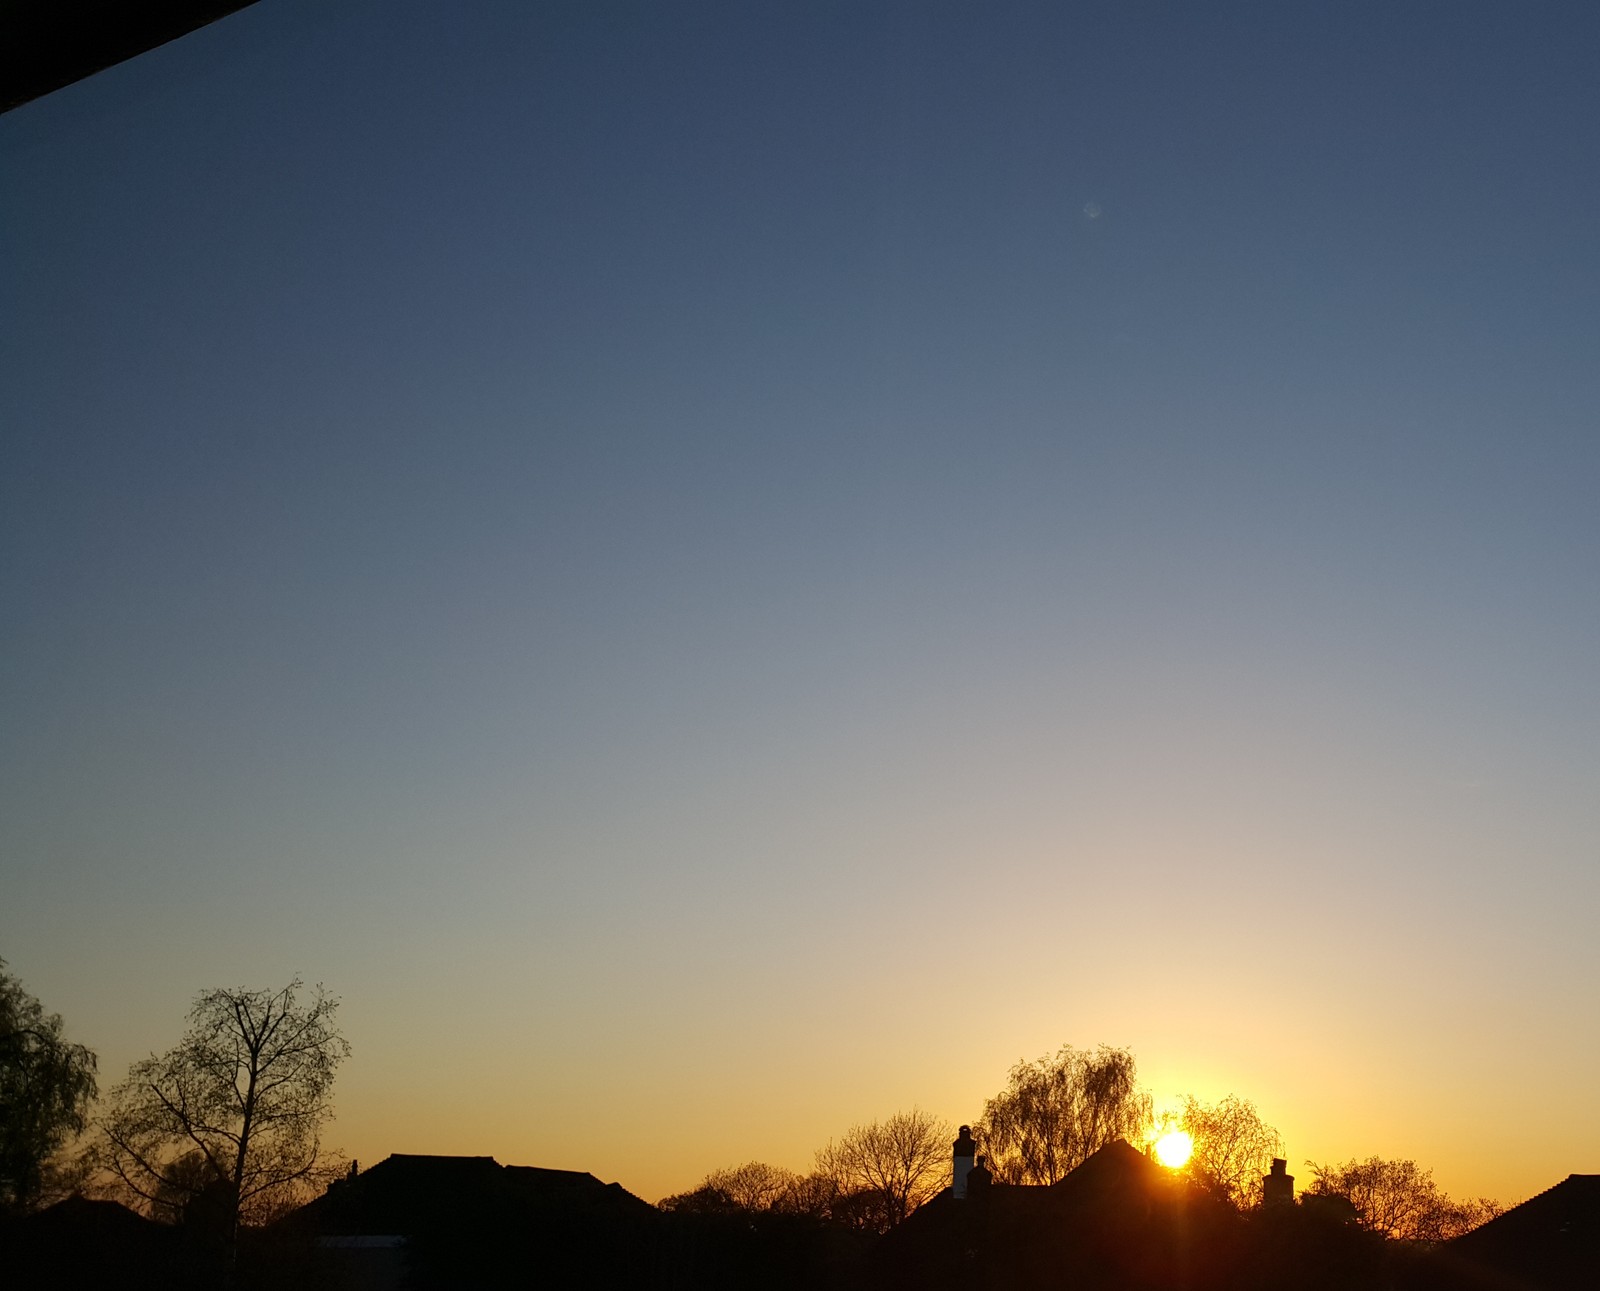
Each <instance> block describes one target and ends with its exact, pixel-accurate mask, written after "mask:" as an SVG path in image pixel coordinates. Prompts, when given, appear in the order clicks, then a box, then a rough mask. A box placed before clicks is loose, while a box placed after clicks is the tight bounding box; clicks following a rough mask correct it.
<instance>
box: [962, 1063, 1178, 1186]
mask: <svg viewBox="0 0 1600 1291" xmlns="http://www.w3.org/2000/svg"><path fill="white" fill-rule="evenodd" d="M1150 1122H1151V1109H1150V1095H1149V1094H1147V1093H1145V1092H1144V1091H1143V1090H1141V1089H1140V1088H1139V1087H1138V1084H1137V1064H1136V1063H1135V1061H1134V1057H1133V1055H1132V1054H1131V1053H1129V1052H1128V1051H1127V1050H1126V1049H1114V1048H1111V1047H1110V1046H1108V1045H1101V1046H1100V1048H1099V1049H1098V1050H1096V1051H1094V1052H1092V1053H1091V1052H1090V1051H1089V1050H1087V1049H1074V1048H1073V1047H1072V1046H1071V1045H1062V1046H1061V1049H1060V1050H1059V1052H1057V1053H1056V1055H1055V1056H1054V1057H1051V1056H1049V1055H1046V1056H1044V1057H1042V1058H1040V1059H1038V1060H1037V1061H1036V1062H1019V1063H1017V1065H1016V1066H1015V1067H1013V1068H1012V1069H1011V1074H1010V1079H1009V1082H1008V1084H1007V1085H1006V1088H1005V1089H1004V1090H1002V1091H1001V1092H1000V1093H998V1094H996V1095H995V1096H994V1097H993V1098H991V1099H990V1100H989V1101H988V1102H987V1103H986V1104H985V1105H984V1109H983V1116H982V1118H981V1119H980V1120H979V1121H978V1123H977V1125H975V1126H974V1127H973V1129H974V1132H975V1135H976V1137H977V1138H978V1140H979V1142H980V1143H981V1144H982V1146H983V1148H984V1150H985V1151H986V1152H987V1153H988V1155H989V1169H990V1170H991V1171H992V1172H993V1173H994V1175H995V1177H996V1178H997V1179H999V1180H1000V1181H1002V1182H1004V1183H1038V1184H1050V1183H1054V1182H1055V1181H1056V1180H1057V1179H1060V1178H1062V1177H1063V1176H1064V1175H1066V1174H1067V1173H1068V1172H1069V1171H1070V1170H1072V1169H1074V1168H1075V1167H1077V1166H1078V1165H1081V1164H1082V1163H1083V1162H1084V1161H1085V1160H1087V1159H1088V1158H1089V1157H1090V1156H1092V1155H1093V1154H1094V1153H1096V1152H1098V1151H1099V1150H1100V1149H1101V1148H1103V1147H1105V1145H1106V1144H1108V1143H1112V1142H1115V1141H1116V1140H1117V1139H1127V1140H1128V1141H1129V1142H1130V1143H1137V1142H1139V1141H1140V1140H1141V1139H1142V1138H1143V1137H1144V1136H1145V1131H1146V1130H1147V1128H1148V1127H1149V1125H1150Z"/></svg>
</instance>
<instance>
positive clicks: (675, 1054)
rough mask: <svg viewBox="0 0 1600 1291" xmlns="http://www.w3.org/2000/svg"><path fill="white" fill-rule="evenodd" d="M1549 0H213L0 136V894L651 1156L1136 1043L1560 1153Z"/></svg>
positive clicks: (1474, 1139)
mask: <svg viewBox="0 0 1600 1291" xmlns="http://www.w3.org/2000/svg"><path fill="white" fill-rule="evenodd" d="M1597 55H1600V9H1596V8H1595V7H1594V6H1593V5H1592V4H1588V3H1573V4H1565V3H1547V4H1541V5H1538V6H1532V7H1515V6H1506V5H1501V4H1480V3H1470V2H1465V0H1451V2H1450V3H1422V2H1418V3H1408V4H1406V5H1393V4H1388V3H1361V2H1359V0H1356V2H1352V3H1342V4H1339V5H1283V4H1277V3H1261V4H1240V3H1227V2H1223V3H1217V4H1211V5H1204V6H1196V5H1190V4H1179V3H1171V4H1155V3H1148V4H1147V3H1075V4H1073V5H1057V4H1047V3H1041V4H1016V3H985V4H982V5H977V4H954V5H952V4H935V3H888V2H881V3H878V2H875V3H869V4H859V3H839V4H828V3H816V4H806V5H786V4H776V3H755V4H751V3H732V2H730V3H701V2H690V0H685V3H681V4H671V5H652V4H629V3H609V2H602V3H595V2H593V0H585V2H584V3H571V4H560V3H549V4H539V5H532V4H521V3H495V2H492V0H484V2H481V3H476V4H473V5H468V6H460V5H455V4H445V3H442V2H422V0H399V2H392V0H385V2H384V3H378V2H377V0H348V2H346V3H340V4H333V5H330V4H325V3H322V2H321V0H263V2H262V3H259V4H256V5H254V6H252V7H251V8H249V9H247V10H244V11H242V12H240V13H238V14H235V15H233V16H232V17H229V18H227V19H224V20H222V21H220V22H217V23H215V24H214V25H212V26H210V27H207V28H205V29H203V30H201V31H198V32H195V33H193V34H192V35H190V36H187V37H185V38H183V39H181V40H179V41H176V42H174V43H172V44H170V45H167V46H164V47H162V48H160V49H157V50H154V51H151V52H150V53H147V54H145V55H142V56H140V57H138V58H136V59H133V60H131V61H129V62H127V63H124V64H122V65H120V66H118V67H115V68H112V69H110V70H108V71H105V72H103V73H101V74H99V75H97V76H94V77H92V78H90V79H88V80H86V81H83V82H80V83H79V84H77V85H74V86H71V87H68V88H66V89H63V90H61V91H59V92H57V93H55V94H52V95H50V96H48V97H46V98H43V99H40V100H37V101H36V102H34V103H32V104H29V105H26V106H24V107H22V108H20V109H17V110H15V111H13V112H10V113H8V114H6V115H5V116H4V117H0V173H3V175H4V183H3V184H0V299H3V300H4V302H5V305H4V308H3V310H0V389H3V391H4V394H3V403H0V408H3V429H0V437H3V461H4V466H3V469H0V604H3V606H4V612H3V614H0V955H3V956H4V958H5V960H6V961H7V965H8V969H9V971H11V972H13V973H15V974H16V975H18V976H19V977H20V978H21V979H22V980H23V982H24V983H25V984H26V985H27V986H28V987H29V989H30V990H32V991H33V992H34V993H35V994H36V995H37V996H39V998H40V999H41V1000H42V1001H43V1002H44V1004H45V1005H46V1007H47V1008H48V1009H50V1010H53V1011H59V1012H60V1013H61V1014H62V1015H63V1016H64V1017H65V1019H66V1022H67V1027H68V1032H69V1034H70V1036H71V1037H72V1038H73V1039H75V1040H79V1041H82V1042H84V1043H87V1044H89V1045H91V1046H92V1047H94V1048H95V1049H96V1050H97V1051H98V1053H99V1055H100V1061H101V1074H102V1084H103V1085H105V1086H109V1085H111V1084H114V1083H115V1082H116V1081H117V1080H118V1079H120V1078H121V1076H122V1074H123V1073H124V1072H125V1070H126V1067H127V1064H128V1063H129V1062H130V1061H133V1060H135V1059H137V1058H139V1057H141V1056H144V1055H145V1054H147V1053H149V1052H151V1051H161V1050H164V1049H166V1048H167V1047H169V1046H170V1045H172V1044H173V1043H175V1042H176V1041H177V1039H178V1038H179V1036H180V1034H181V1032H182V1029H183V1019H184V1013H185V1011H186V1009H187V1008H188V1006H189V1003H190V1001H191V1000H192V998H193V997H194V995H195V994H196V993H198V992H199V991H201V990H203V989H206V988H210V987H216V986H252V987H265V986H274V985H281V984H282V983H284V982H287V981H288V980H289V979H290V978H292V977H293V976H295V975H297V974H298V975H300V976H302V977H303V978H304V979H305V980H306V981H307V982H318V981H320V982H322V983H325V984H326V986H327V988H328V989H329V990H330V991H331V992H333V993H335V994H337V995H338V996H340V997H341V999H342V1005H341V1011H340V1018H341V1021H342V1024H343V1028H344V1031H345V1034H346V1035H347V1036H348V1037H349V1039H350V1041H351V1042H352V1044H353V1046H354V1053H353V1056H352V1057H351V1059H350V1060H349V1062H348V1063H347V1064H346V1065H345V1067H344V1068H343V1069H342V1071H341V1073H340V1076H339V1081H338V1086H337V1090H336V1105H337V1111H338V1120H337V1122H336V1124H335V1125H334V1127H333V1130H332V1133H331V1141H332V1142H333V1143H334V1144H335V1145H336V1146H338V1147H340V1148H342V1149H343V1150H344V1151H346V1152H348V1153H349V1154H351V1155H353V1156H355V1157H357V1158H358V1159H360V1160H361V1161H362V1162H363V1163H372V1162H375V1161H376V1160H378V1159H380V1158H382V1157H384V1156H386V1155H388V1154H389V1153H391V1152H438V1153H467V1154H489V1155H494V1156H496V1157H497V1158H498V1159H500V1160H501V1161H504V1162H510V1163H517V1164H530V1165H542V1166H551V1167H560V1168H568V1169H580V1170H589V1171H592V1172H593V1173H595V1174H596V1175H598V1176H599V1177H601V1178H603V1179H606V1180H616V1181H618V1182H621V1183H622V1184H623V1185H624V1186H625V1187H627V1188H629V1189H631V1190H633V1191H635V1192H637V1193H639V1194H640V1195H642V1196H644V1197H646V1198H648V1199H651V1200H654V1199H655V1198H656V1197H659V1196H661V1195H663V1194H665V1193H668V1192H673V1191H678V1190H681V1189H684V1188H688V1187H690V1186H692V1185H693V1184H694V1183H695V1182H696V1181H697V1180H698V1179H699V1178H700V1177H701V1176H703V1175H704V1174H705V1173H706V1172H707V1171H709V1170H711V1169H714V1168H717V1167H721V1166H727V1165H733V1164H737V1163H739V1162H742V1161H746V1160H750V1159H760V1160H765V1161H769V1162H772V1163H774V1164H778V1165H784V1166H788V1167H791V1168H795V1169H805V1168H807V1167H808V1166H809V1164H810V1162H811V1158H812V1153H813V1151H814V1149H816V1148H818V1147H820V1146H822V1145H823V1144H824V1143H826V1142H827V1141H828V1140H829V1139H830V1138H831V1137H835V1136H837V1135H839V1134H840V1133H841V1132H843V1131H844V1130H846V1129H847V1128H848V1127H849V1126H851V1125H852V1124H855V1123H858V1122H865V1121H870V1120H872V1119H875V1118H881V1117H885V1116H888V1115H890V1114H891V1113H893V1112H895V1111H897V1110H900V1109H906V1108H910V1107H912V1106H913V1105H915V1106H920V1107H921V1108H923V1109H924V1110H927V1111H931V1112H934V1113H936V1114H938V1115H940V1116H943V1117H946V1118H948V1119H949V1120H950V1121H951V1122H952V1123H959V1122H964V1121H971V1120H973V1119H975V1118H976V1117H978V1116H979V1115H980V1114H981V1112H982V1107H983V1102H984V1099H986V1098H987V1097H990V1096H992V1095H993V1094H995V1093H997V1092H998V1091H999V1090H1000V1089H1001V1088H1002V1087H1003V1086H1004V1083H1005V1078H1006V1072H1007V1070H1008V1069H1009V1068H1010V1066H1011V1065H1012V1064H1013V1063H1014V1062H1016V1061H1017V1060H1018V1059H1021V1058H1033V1057H1037V1056H1039V1055H1040V1054H1043V1053H1046V1052H1049V1051H1053V1050H1055V1049H1056V1048H1058V1047H1059V1046H1060V1045H1061V1044H1063V1043H1069V1044H1073V1045H1075V1046H1079V1047H1083V1046H1094V1045H1098V1044H1101V1043H1106V1044H1114V1045H1124V1046H1127V1047H1129V1048H1131V1049H1132V1050H1133V1052H1134V1053H1135V1055H1136V1056H1137V1058H1138V1060H1139V1069H1140V1073H1141V1076H1142V1079H1143V1081H1144V1083H1145V1084H1146V1085H1147V1086H1148V1087H1149V1088H1150V1090H1151V1091H1152V1093H1153V1094H1154V1096H1155V1097H1156V1099H1157V1102H1158V1104H1161V1105H1170V1104H1171V1103H1173V1102H1175V1101H1176V1100H1177V1099H1178V1098H1179V1097H1180V1096H1182V1095H1184V1094H1193V1095H1195V1096H1197V1097H1200V1098H1203V1099H1216V1098H1220V1097H1222V1096H1223V1095H1225V1094H1228V1093H1234V1094H1237V1095H1239V1096H1241V1097H1245V1098H1249V1099H1251V1100H1252V1101H1254V1102H1255V1104H1256V1106H1257V1107H1258V1109H1259V1110H1260V1112H1261V1114H1262V1116H1263V1117H1264V1118H1265V1119H1266V1120H1267V1121H1269V1122H1270V1123H1271V1124H1273V1125H1275V1126H1276V1127H1277V1128H1278V1129H1279V1130H1280V1131H1281V1133H1282V1135H1283V1137H1284V1140H1285V1147H1286V1153H1287V1155H1288V1157H1289V1159H1290V1162H1291V1167H1290V1168H1291V1172H1293V1173H1297V1174H1299V1175H1301V1176H1302V1183H1304V1182H1308V1181H1309V1178H1310V1174H1311V1172H1310V1170H1309V1169H1308V1168H1307V1167H1306V1165H1305V1163H1306V1162H1308V1161H1316V1162H1328V1163H1331V1162H1335V1161H1343V1160H1347V1159H1350V1158H1352V1157H1363V1158H1364V1157H1367V1156H1371V1155H1380V1156H1384V1157H1392V1158H1410V1159H1414V1160H1416V1161H1417V1162H1418V1163H1419V1164H1421V1165H1423V1166H1425V1167H1427V1168H1431V1169H1432V1170H1433V1171H1434V1175H1435V1178H1436V1180H1437V1181H1438V1182H1439V1184H1440V1185H1441V1186H1443V1187H1444V1188H1445V1189H1446V1190H1448V1191H1449V1192H1451V1193H1452V1194H1453V1195H1464V1196H1478V1195H1487V1196H1491V1197H1497V1198H1499V1199H1500V1200H1501V1201H1504V1202H1514V1201H1517V1200H1520V1199H1522V1198H1524V1197H1527V1196H1529V1195H1531V1194H1532V1193H1534V1192H1537V1191H1539V1190H1541V1189H1543V1188H1546V1187H1549V1186H1551V1185H1552V1184H1554V1183H1556V1182H1558V1181H1559V1180H1561V1179H1562V1178H1564V1177H1565V1176H1566V1175H1567V1174H1569V1173H1573V1172H1594V1171H1600V1111H1597V1109H1596V1106H1595V1100H1594V1097H1593V1094H1594V1084H1595V1071H1596V1069H1597V1067H1600V991H1597V989H1596V987H1597V980H1600V937H1597V936H1596V935H1595V929H1594V920H1595V912H1596V910H1597V908H1600V844H1597V839H1600V596H1597V590H1600V420H1597V410H1600V362H1597V361H1596V357H1597V353H1600V238H1597V237H1596V236H1595V230H1596V228H1597V227H1600V165H1597V164H1596V152H1597V146H1600V79H1597V78H1596V77H1595V76H1594V74H1593V69H1594V66H1595V61H1596V57H1597Z"/></svg>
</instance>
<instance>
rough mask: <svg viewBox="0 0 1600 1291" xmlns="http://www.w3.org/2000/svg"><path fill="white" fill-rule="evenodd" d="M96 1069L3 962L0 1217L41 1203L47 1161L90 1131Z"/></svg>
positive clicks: (91, 1055)
mask: <svg viewBox="0 0 1600 1291" xmlns="http://www.w3.org/2000/svg"><path fill="white" fill-rule="evenodd" d="M95 1067H96V1060H95V1055H94V1053H93V1052H92V1051H91V1050H89V1049H87V1048H85V1047H84V1046H83V1045H81V1044H71V1043H69V1042H68V1041H67V1040H66V1039H65V1037H64V1035H63V1025H62V1021H61V1016H60V1014H57V1013H46V1012H45V1011H44V1008H43V1006H42V1005H41V1004H40V1003H39V1001H38V1000H36V999H34V997H33V996H32V995H30V994H28V992H27V991H25V990H24V989H23V988H22V983H21V982H19V981H18V980H17V979H16V978H14V977H12V976H11V975H10V974H9V973H7V972H6V971H5V961H4V960H0V1210H5V1209H26V1208H27V1207H29V1206H32V1205H33V1204H34V1203H35V1202H36V1201H37V1200H38V1199H39V1197H40V1194H41V1192H42V1191H43V1190H44V1186H45V1180H46V1175H47V1171H48V1169H49V1164H50V1159H51V1157H52V1156H54V1155H55V1153H56V1152H57V1151H59V1150H60V1148H61V1147H62V1145H63V1144H64V1143H65V1142H66V1141H67V1139H68V1138H69V1137H71V1136H72V1135H74V1134H77V1133H79V1132H80V1131H81V1130H82V1129H83V1128H84V1126H85V1124H86V1123H87V1117H88V1111H89V1107H90V1105H91V1104H92V1103H93V1102H94V1098H95V1092H96V1087H95Z"/></svg>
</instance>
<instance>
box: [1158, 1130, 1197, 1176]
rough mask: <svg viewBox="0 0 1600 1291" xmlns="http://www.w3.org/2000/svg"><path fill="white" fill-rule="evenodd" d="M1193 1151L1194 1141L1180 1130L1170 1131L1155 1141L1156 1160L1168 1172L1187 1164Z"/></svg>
mask: <svg viewBox="0 0 1600 1291" xmlns="http://www.w3.org/2000/svg"><path fill="white" fill-rule="evenodd" d="M1193 1151H1194V1140H1193V1139H1192V1138H1190V1137H1189V1136H1188V1135H1187V1134H1186V1133H1184V1132H1183V1131H1182V1130H1171V1131H1169V1132H1168V1133H1166V1134H1163V1135H1162V1136H1161V1137H1160V1138H1159V1139H1157V1140H1156V1160H1157V1161H1159V1162H1161V1164H1162V1165H1164V1166H1166V1167H1167V1169H1169V1170H1176V1169H1178V1168H1180V1167H1181V1166H1185V1165H1187V1164H1188V1163H1189V1156H1190V1154H1191V1153H1192V1152H1193Z"/></svg>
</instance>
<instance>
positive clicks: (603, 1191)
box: [291, 1153, 656, 1236]
mask: <svg viewBox="0 0 1600 1291" xmlns="http://www.w3.org/2000/svg"><path fill="white" fill-rule="evenodd" d="M580 1211H581V1212H584V1213H596V1214H599V1213H613V1214H618V1215H623V1214H627V1215H635V1216H638V1215H646V1214H648V1215H651V1216H654V1214H655V1213H656V1212H655V1207H653V1206H651V1205H649V1204H648V1203H647V1202H645V1201H642V1200H641V1199H640V1198H638V1197H635V1196H634V1195H633V1194H632V1193H630V1192H628V1191H627V1190H626V1189H624V1188H622V1187H621V1186H620V1185H618V1184H614V1183H611V1184H607V1183H602V1182H601V1181H600V1180H599V1179H596V1178H595V1177H594V1176H593V1175H592V1174H589V1173H587V1172H585V1171H581V1170H550V1169H545V1168H542V1167H539V1166H505V1165H501V1164H500V1163H499V1162H498V1161H496V1160H495V1159H494V1158H493V1157H457V1156H416V1155H411V1154H407V1153H395V1154H394V1155H393V1156H390V1157H386V1158H385V1159H384V1160H382V1161H380V1162H379V1163H378V1164H377V1165H375V1166H372V1167H370V1168H369V1169H367V1170H364V1171H362V1172H361V1173H360V1174H359V1175H356V1176H355V1177H354V1178H351V1179H344V1180H340V1181H339V1182H337V1183H335V1184H334V1185H333V1186H332V1187H331V1188H329V1189H328V1191H327V1192H326V1193H324V1194H323V1195H322V1196H321V1197H318V1198H317V1199H316V1200H315V1201H312V1202H310V1203H309V1204H307V1205H305V1206H302V1207H301V1208H300V1209H299V1210H298V1211H296V1212H295V1213H294V1215H293V1216H292V1217H291V1220H292V1222H293V1223H294V1224H295V1225H297V1226H306V1227H311V1228H314V1229H315V1231H316V1232H318V1233H320V1234H323V1235H326V1236H357V1235H393V1236H407V1235H411V1234H414V1233H417V1232H419V1231H421V1230H423V1229H439V1228H441V1227H446V1228H447V1227H451V1226H454V1225H458V1224H461V1223H463V1222H471V1223H474V1224H481V1223H485V1222H500V1223H505V1224H514V1225H521V1224H525V1223H527V1222H529V1221H530V1219H532V1218H534V1217H536V1216H550V1215H552V1214H555V1213H559V1214H564V1215H568V1214H574V1213H577V1212H580Z"/></svg>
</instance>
